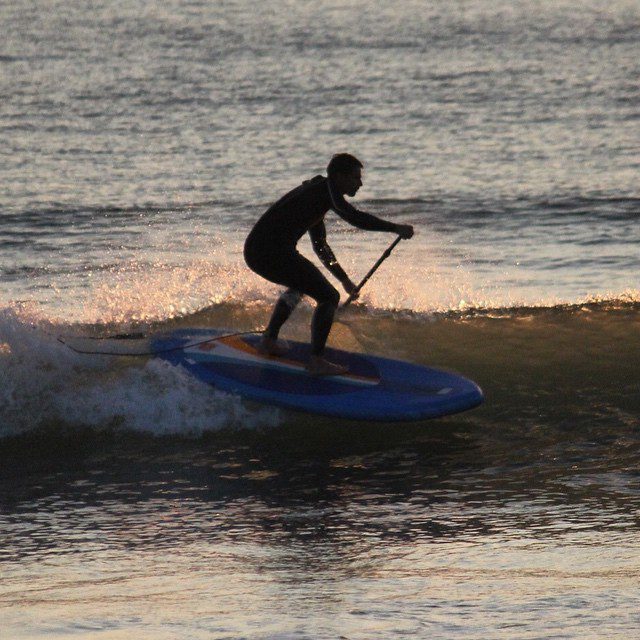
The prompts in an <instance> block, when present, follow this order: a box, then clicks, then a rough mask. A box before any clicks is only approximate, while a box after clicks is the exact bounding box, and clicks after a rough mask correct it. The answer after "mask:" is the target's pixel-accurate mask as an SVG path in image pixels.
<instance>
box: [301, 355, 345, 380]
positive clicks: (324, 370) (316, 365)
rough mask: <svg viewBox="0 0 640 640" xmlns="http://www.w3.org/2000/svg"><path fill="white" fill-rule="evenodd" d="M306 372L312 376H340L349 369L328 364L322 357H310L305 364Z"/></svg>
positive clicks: (331, 363)
mask: <svg viewBox="0 0 640 640" xmlns="http://www.w3.org/2000/svg"><path fill="white" fill-rule="evenodd" d="M307 371H308V372H309V373H310V374H311V375H312V376H340V375H342V374H343V373H347V371H349V367H343V366H342V365H340V364H334V363H333V362H329V361H328V360H325V359H324V358H323V357H322V356H310V357H309V362H308V363H307Z"/></svg>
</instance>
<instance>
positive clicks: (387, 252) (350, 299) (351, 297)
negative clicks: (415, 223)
mask: <svg viewBox="0 0 640 640" xmlns="http://www.w3.org/2000/svg"><path fill="white" fill-rule="evenodd" d="M400 240H402V237H401V236H398V237H397V238H396V239H395V240H394V241H393V242H392V243H391V244H390V245H389V246H388V247H387V248H386V250H385V252H384V253H383V254H382V255H381V256H380V257H379V258H378V261H377V262H376V263H375V264H374V265H373V267H371V269H369V272H368V273H367V275H366V276H365V277H364V278H362V280H360V284H358V286H357V287H356V288H355V290H354V291H352V292H351V293H350V294H349V297H348V298H347V299H346V300H345V301H344V304H343V305H342V307H341V308H342V309H344V308H345V307H348V306H349V305H350V304H351V303H352V302H353V300H354V299H355V298H356V297H357V295H358V294H359V293H360V290H361V289H362V287H364V285H365V284H367V281H368V280H369V278H370V277H371V276H372V275H373V274H374V273H375V272H376V271H377V269H378V267H379V266H380V265H381V264H382V263H383V262H384V261H385V260H386V259H387V258H388V257H389V256H390V255H391V252H392V251H393V250H394V249H395V248H396V246H397V244H398V243H399V242H400Z"/></svg>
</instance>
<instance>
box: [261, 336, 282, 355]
mask: <svg viewBox="0 0 640 640" xmlns="http://www.w3.org/2000/svg"><path fill="white" fill-rule="evenodd" d="M258 351H259V352H260V353H262V354H263V355H266V356H283V355H285V354H286V353H287V351H289V345H288V344H287V343H286V342H284V341H278V340H274V339H273V338H270V337H269V336H265V335H263V336H262V338H260V342H259V343H258Z"/></svg>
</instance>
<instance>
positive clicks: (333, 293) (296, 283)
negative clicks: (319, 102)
mask: <svg viewBox="0 0 640 640" xmlns="http://www.w3.org/2000/svg"><path fill="white" fill-rule="evenodd" d="M362 166H363V165H362V163H361V162H360V160H358V159H357V158H355V157H354V156H352V155H350V154H348V153H340V154H338V155H335V156H333V158H332V159H331V161H330V162H329V165H328V166H327V177H326V178H325V177H323V176H316V177H315V178H313V179H311V180H307V181H306V182H303V183H302V184H301V185H300V186H299V187H297V188H295V189H293V190H292V191H290V192H289V193H287V194H286V195H285V196H283V197H282V198H281V199H280V200H278V201H277V202H276V203H275V204H273V205H272V206H271V207H269V209H268V210H267V211H266V212H265V213H264V214H263V216H262V217H261V218H260V219H259V220H258V222H257V223H256V224H255V226H254V227H253V229H252V230H251V233H250V234H249V236H248V237H247V240H246V242H245V245H244V257H245V260H246V262H247V265H248V266H249V267H250V268H251V269H252V270H253V271H255V272H256V273H257V274H258V275H260V276H262V277H263V278H266V279H267V280H270V281H271V282H275V283H276V284H281V285H284V286H285V287H287V290H286V291H285V292H284V293H283V294H282V295H281V296H280V299H279V300H278V302H277V303H276V306H275V308H274V310H273V315H272V316H271V320H270V322H269V325H268V326H267V328H266V330H265V332H264V334H263V336H262V341H261V345H260V349H261V351H263V352H264V353H268V354H270V355H274V356H279V355H284V353H285V352H286V350H285V349H284V348H283V347H282V346H281V345H279V344H278V333H279V332H280V328H281V327H282V325H283V324H284V323H285V322H286V320H287V319H288V318H289V316H290V315H291V312H292V311H293V310H294V309H295V307H296V305H297V304H298V302H300V299H301V298H302V296H303V295H308V296H310V297H311V298H313V299H314V300H315V301H316V303H317V306H316V310H315V312H314V314H313V319H312V322H311V357H310V359H309V363H308V365H307V370H308V371H309V373H311V374H312V375H339V374H341V373H344V372H345V371H346V369H345V368H344V367H341V366H339V365H337V364H334V363H332V362H329V361H327V360H326V359H325V358H324V348H325V344H326V342H327V338H328V336H329V332H330V330H331V325H332V323H333V316H334V314H335V311H336V309H337V308H338V303H339V302H340V294H339V293H338V291H337V290H336V289H335V288H334V287H333V286H332V285H331V283H330V282H329V281H328V280H327V279H326V278H325V277H324V276H323V275H322V273H320V270H319V269H318V268H317V267H316V266H314V264H313V263H312V262H310V261H309V260H307V259H306V258H305V257H304V256H302V255H300V253H298V251H297V249H296V245H297V243H298V240H300V238H301V237H302V236H303V235H304V234H305V233H306V232H309V235H310V236H311V241H312V244H313V249H314V251H315V252H316V254H317V255H318V257H319V258H320V260H321V261H322V263H323V264H324V266H325V267H326V268H327V269H328V270H329V271H330V272H331V273H332V274H333V275H334V276H335V277H336V278H337V279H338V280H339V281H340V282H341V283H342V286H343V287H344V289H345V291H346V292H347V293H351V292H353V291H354V290H355V289H356V285H355V284H354V283H353V282H352V281H351V279H350V278H349V276H348V275H347V274H346V273H345V272H344V270H343V269H342V267H341V266H340V265H339V264H338V261H337V260H336V257H335V256H334V254H333V252H332V251H331V248H330V247H329V245H328V244H327V238H326V229H325V226H324V217H325V215H326V213H327V211H328V210H329V209H333V211H335V212H336V213H337V214H338V215H339V216H340V217H341V218H343V219H344V220H346V221H347V222H348V223H349V224H352V225H353V226H355V227H359V228H360V229H366V230H368V231H388V232H390V233H396V234H398V235H399V236H401V237H402V238H405V239H408V238H411V237H412V236H413V227H412V226H411V225H408V224H407V225H402V224H394V223H392V222H387V221H385V220H381V219H380V218H377V217H376V216H374V215H371V214H370V213H365V212H363V211H358V210H357V209H356V208H354V207H353V206H352V205H350V204H349V203H348V202H347V201H346V200H345V199H344V196H345V195H348V196H354V195H355V194H356V192H357V191H358V189H359V188H360V187H361V186H362Z"/></svg>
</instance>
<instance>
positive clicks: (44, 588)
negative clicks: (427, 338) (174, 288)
mask: <svg viewBox="0 0 640 640" xmlns="http://www.w3.org/2000/svg"><path fill="white" fill-rule="evenodd" d="M311 426H313V425H311ZM309 427H310V425H309V424H305V425H302V426H297V427H296V426H294V425H285V426H284V427H282V428H280V429H276V430H273V431H268V432H265V433H228V434H217V435H212V436H211V437H209V438H206V439H203V440H198V441H185V440H180V439H175V440H170V439H158V440H153V439H151V440H150V439H144V438H137V437H134V436H119V437H117V438H116V437H113V436H108V435H105V436H99V435H96V433H95V432H94V433H87V434H81V433H75V434H69V436H68V437H67V438H64V439H62V440H60V439H58V440H56V441H54V440H53V438H49V439H47V438H46V437H42V436H41V437H40V439H39V440H37V441H36V440H35V438H34V439H32V440H31V441H30V442H26V441H24V440H22V441H14V442H10V443H6V446H5V448H4V451H3V455H2V458H3V459H2V463H3V466H2V468H3V472H2V477H3V482H2V532H3V538H4V542H3V546H2V551H1V554H2V556H1V557H2V575H3V582H2V588H1V592H0V606H2V609H3V618H4V619H5V620H6V622H5V625H6V628H7V629H10V630H12V631H14V630H15V631H16V633H17V632H18V630H19V629H21V630H23V631H24V633H25V634H26V637H39V636H41V635H48V636H49V637H51V636H53V637H56V634H57V635H59V636H60V637H64V636H65V635H67V634H68V635H70V634H72V633H80V634H81V636H82V637H94V634H95V636H96V637H97V636H98V635H100V637H132V638H136V637H151V636H150V635H149V634H150V633H152V634H154V635H153V637H195V638H199V637H203V638H204V637H208V638H209V637H230V638H235V637H247V636H251V637H326V638H335V637H339V636H340V635H341V636H342V637H346V638H371V637H380V638H386V637H403V636H405V635H410V634H418V635H419V634H425V633H433V634H436V635H438V634H439V635H440V636H441V637H462V636H466V637H468V634H470V633H471V635H473V633H476V634H477V635H478V637H479V636H481V635H482V630H483V629H484V630H487V629H491V630H492V632H491V633H492V637H505V638H511V637H531V636H530V635H527V634H531V633H533V632H534V631H535V630H536V629H537V628H538V626H537V625H543V628H544V629H545V633H546V632H549V633H552V632H553V630H554V629H555V630H561V629H562V630H565V631H567V630H568V631H567V632H568V633H569V635H570V634H571V632H573V633H575V634H576V635H581V636H582V637H589V636H590V635H591V637H605V636H606V637H611V635H612V634H615V633H616V632H619V631H620V630H625V629H626V630H629V629H630V628H632V625H633V624H634V622H637V621H638V617H637V615H638V614H637V613H636V612H637V604H638V593H637V580H638V578H639V577H640V561H638V559H637V555H638V554H637V552H638V547H639V545H638V527H639V526H640V519H639V518H638V507H639V506H640V499H639V495H638V490H637V488H638V472H637V468H638V466H637V462H638V450H639V448H638V441H637V440H636V441H634V442H631V441H628V442H627V443H626V445H627V446H626V448H621V449H620V453H621V455H620V457H619V458H616V457H612V455H611V454H612V451H613V447H612V438H610V437H609V438H602V441H601V442H596V441H594V440H593V439H591V440H586V439H585V437H584V434H581V433H579V432H576V431H573V432H572V433H571V434H566V433H564V434H562V433H556V436H557V437H556V440H555V441H552V439H551V438H550V437H549V434H545V435H544V437H543V438H542V439H541V440H538V441H536V439H535V436H530V437H529V441H528V443H527V441H526V439H525V438H522V439H521V441H520V442H514V443H513V444H515V447H516V448H515V449H514V447H512V446H511V443H509V442H505V441H501V440H500V439H499V438H496V437H495V434H494V436H491V435H488V434H485V435H483V434H482V433H481V432H478V431H474V430H472V429H470V428H469V424H468V423H465V422H462V421H454V420H451V421H442V422H440V423H434V424H433V425H432V426H431V427H430V428H425V427H424V426H422V427H419V426H416V427H375V428H371V427H366V426H363V425H346V426H345V425H342V426H339V427H332V426H331V425H329V424H327V423H324V422H320V423H317V424H315V429H310V428H309ZM476 428H477V426H476ZM586 435H587V436H589V435H593V434H586ZM569 436H570V437H569ZM516 454H517V455H516ZM594 625H595V626H594ZM596 627H597V628H598V634H600V635H594V632H593V631H592V630H593V629H594V628H596ZM168 629H173V631H168ZM605 631H606V633H604V632H605ZM472 632H473V633H472ZM105 633H106V634H107V635H106V636H103V634H105ZM119 633H122V634H123V635H122V636H119V635H118V634H119ZM109 634H111V635H109ZM171 634H174V635H171ZM286 634H289V635H286ZM519 634H520V635H519ZM602 634H604V635H602ZM16 637H17V636H16Z"/></svg>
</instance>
